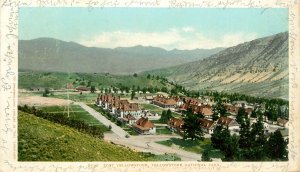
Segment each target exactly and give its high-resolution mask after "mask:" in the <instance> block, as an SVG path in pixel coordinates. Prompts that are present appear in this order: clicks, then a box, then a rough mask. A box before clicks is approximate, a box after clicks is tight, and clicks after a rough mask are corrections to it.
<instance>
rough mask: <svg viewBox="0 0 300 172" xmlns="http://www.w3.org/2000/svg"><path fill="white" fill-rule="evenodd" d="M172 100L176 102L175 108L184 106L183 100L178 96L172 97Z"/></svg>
mask: <svg viewBox="0 0 300 172" xmlns="http://www.w3.org/2000/svg"><path fill="white" fill-rule="evenodd" d="M172 99H174V100H175V101H176V107H179V106H181V105H183V104H184V102H183V100H182V99H181V98H180V97H178V96H174V97H172Z"/></svg>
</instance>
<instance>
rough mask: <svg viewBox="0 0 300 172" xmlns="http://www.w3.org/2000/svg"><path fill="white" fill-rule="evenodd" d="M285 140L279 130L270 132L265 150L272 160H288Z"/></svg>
mask: <svg viewBox="0 0 300 172" xmlns="http://www.w3.org/2000/svg"><path fill="white" fill-rule="evenodd" d="M287 145H288V143H287V141H284V139H283V137H282V135H281V133H280V131H279V130H276V131H275V132H274V133H271V135H270V138H269V140H268V142H267V146H266V150H267V151H266V152H267V153H268V156H269V157H270V158H271V159H272V160H288V151H287Z"/></svg>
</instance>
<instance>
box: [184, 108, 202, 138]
mask: <svg viewBox="0 0 300 172" xmlns="http://www.w3.org/2000/svg"><path fill="white" fill-rule="evenodd" d="M183 121H184V125H183V131H184V136H183V139H192V140H203V139H204V138H203V135H204V134H203V131H202V128H201V127H200V123H199V118H198V116H197V115H194V114H193V112H192V109H191V108H189V110H188V112H187V113H186V115H185V117H184V118H183Z"/></svg>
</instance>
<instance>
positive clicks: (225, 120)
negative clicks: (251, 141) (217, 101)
mask: <svg viewBox="0 0 300 172" xmlns="http://www.w3.org/2000/svg"><path fill="white" fill-rule="evenodd" d="M232 122H234V120H233V119H232V118H229V117H225V116H221V117H220V118H219V120H218V122H217V123H218V124H220V125H224V126H229V125H230V124H231V123H232Z"/></svg>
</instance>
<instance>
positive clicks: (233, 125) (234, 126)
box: [217, 116, 240, 131]
mask: <svg viewBox="0 0 300 172" xmlns="http://www.w3.org/2000/svg"><path fill="white" fill-rule="evenodd" d="M217 125H221V126H223V127H226V128H228V130H230V131H239V130H240V125H239V124H238V123H237V122H236V121H235V120H234V119H233V118H229V117H225V116H221V117H220V118H219V119H218V121H217Z"/></svg>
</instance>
